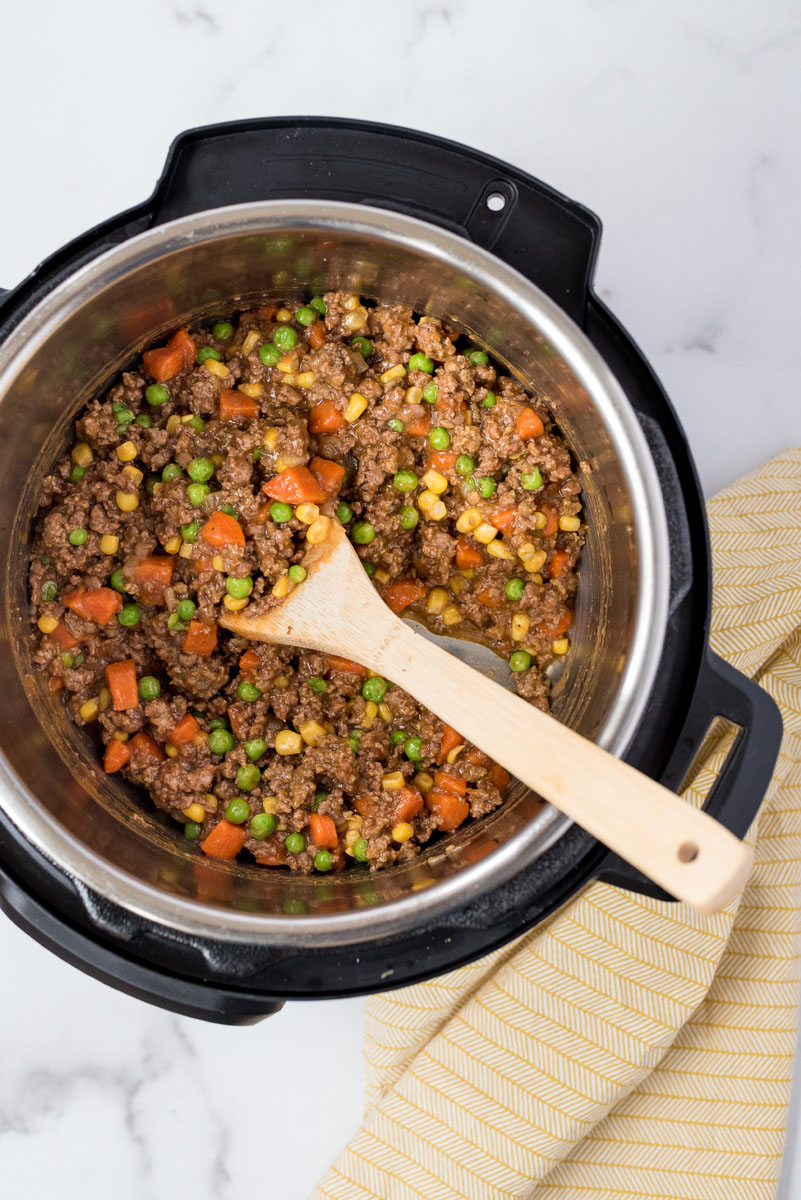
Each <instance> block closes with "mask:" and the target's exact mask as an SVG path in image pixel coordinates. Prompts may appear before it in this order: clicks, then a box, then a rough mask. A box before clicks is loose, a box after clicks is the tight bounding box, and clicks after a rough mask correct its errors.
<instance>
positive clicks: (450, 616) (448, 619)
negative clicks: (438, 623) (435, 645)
mask: <svg viewBox="0 0 801 1200" xmlns="http://www.w3.org/2000/svg"><path fill="white" fill-rule="evenodd" d="M461 620H462V614H461V613H460V612H459V609H458V608H457V607H456V605H455V604H449V605H448V607H447V608H446V609H445V611H444V612H443V614H442V623H443V625H459V624H460V623H461Z"/></svg>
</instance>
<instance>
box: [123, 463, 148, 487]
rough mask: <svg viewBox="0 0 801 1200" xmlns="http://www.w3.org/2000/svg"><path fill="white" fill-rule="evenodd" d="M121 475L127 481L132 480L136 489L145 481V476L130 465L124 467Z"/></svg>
mask: <svg viewBox="0 0 801 1200" xmlns="http://www.w3.org/2000/svg"><path fill="white" fill-rule="evenodd" d="M120 475H124V476H125V478H126V479H130V480H131V482H132V483H133V484H135V486H136V487H139V484H140V483H141V482H142V480H143V479H144V475H143V474H142V472H141V471H140V470H139V468H138V467H132V466H131V464H130V463H128V464H127V465H126V466H124V467H123V468H122V470H121V471H120Z"/></svg>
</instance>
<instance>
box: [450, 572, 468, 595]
mask: <svg viewBox="0 0 801 1200" xmlns="http://www.w3.org/2000/svg"><path fill="white" fill-rule="evenodd" d="M448 587H449V588H450V589H451V591H452V592H453V594H454V596H459V595H461V593H462V592H463V591H464V589H465V588H466V587H467V580H466V579H464V578H463V576H461V575H454V576H453V577H452V578H451V579H450V580H449V581H448Z"/></svg>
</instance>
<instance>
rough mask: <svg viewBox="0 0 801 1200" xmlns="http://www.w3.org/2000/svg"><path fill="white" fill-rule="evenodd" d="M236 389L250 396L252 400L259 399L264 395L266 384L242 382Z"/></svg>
mask: <svg viewBox="0 0 801 1200" xmlns="http://www.w3.org/2000/svg"><path fill="white" fill-rule="evenodd" d="M236 390H237V391H238V392H242V394H243V395H244V396H250V398H251V400H259V399H260V398H261V397H262V396H263V395H264V384H263V383H240V385H239V387H238V388H237V389H236Z"/></svg>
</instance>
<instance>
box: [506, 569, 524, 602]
mask: <svg viewBox="0 0 801 1200" xmlns="http://www.w3.org/2000/svg"><path fill="white" fill-rule="evenodd" d="M525 586H526V585H525V583H524V582H523V580H522V579H520V578H519V576H517V575H513V576H512V578H511V579H507V581H506V586H505V587H504V589H503V590H504V591H505V592H506V598H507V600H512V601H516V600H520V599H521V597H522V595H523V589H524V588H525Z"/></svg>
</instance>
